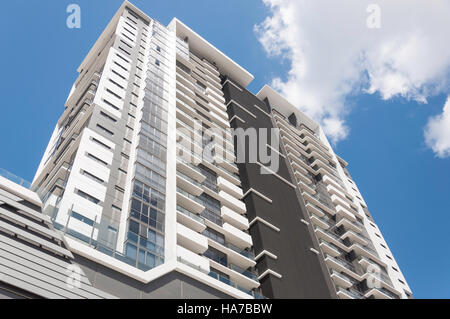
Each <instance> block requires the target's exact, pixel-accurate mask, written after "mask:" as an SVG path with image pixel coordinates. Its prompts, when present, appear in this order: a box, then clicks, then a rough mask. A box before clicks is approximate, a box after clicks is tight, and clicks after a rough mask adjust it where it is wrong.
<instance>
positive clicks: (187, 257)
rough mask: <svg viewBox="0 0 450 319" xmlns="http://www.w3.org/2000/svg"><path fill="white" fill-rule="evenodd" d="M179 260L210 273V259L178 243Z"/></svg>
mask: <svg viewBox="0 0 450 319" xmlns="http://www.w3.org/2000/svg"><path fill="white" fill-rule="evenodd" d="M177 260H178V261H179V262H181V263H183V264H186V265H188V266H190V267H192V268H195V269H197V270H198V271H201V272H204V273H209V272H210V268H209V260H208V259H207V258H205V257H202V256H200V255H197V254H196V253H193V252H192V251H190V250H188V249H186V248H184V247H182V246H179V245H177Z"/></svg>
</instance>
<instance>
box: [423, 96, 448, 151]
mask: <svg viewBox="0 0 450 319" xmlns="http://www.w3.org/2000/svg"><path fill="white" fill-rule="evenodd" d="M425 142H426V144H427V146H428V147H429V148H431V149H432V150H433V151H434V152H435V153H436V155H437V156H438V157H440V158H444V157H450V96H449V97H448V98H447V102H446V103H445V105H444V110H443V112H442V114H440V115H437V116H435V117H431V118H430V119H429V120H428V124H427V126H426V127H425Z"/></svg>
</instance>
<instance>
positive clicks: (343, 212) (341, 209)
mask: <svg viewBox="0 0 450 319" xmlns="http://www.w3.org/2000/svg"><path fill="white" fill-rule="evenodd" d="M333 196H334V195H333ZM334 202H335V201H333V203H334ZM336 212H337V214H338V215H339V216H341V217H342V218H346V219H348V220H350V221H356V216H355V215H354V214H353V213H351V212H350V210H349V209H348V208H347V207H345V206H341V205H336Z"/></svg>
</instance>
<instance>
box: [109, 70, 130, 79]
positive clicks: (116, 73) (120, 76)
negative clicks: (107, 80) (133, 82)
mask: <svg viewBox="0 0 450 319" xmlns="http://www.w3.org/2000/svg"><path fill="white" fill-rule="evenodd" d="M111 72H112V73H114V74H115V75H117V76H118V77H119V78H121V79H122V80H126V78H125V77H124V76H122V75H120V74H119V73H118V72H116V71H114V70H113V69H111Z"/></svg>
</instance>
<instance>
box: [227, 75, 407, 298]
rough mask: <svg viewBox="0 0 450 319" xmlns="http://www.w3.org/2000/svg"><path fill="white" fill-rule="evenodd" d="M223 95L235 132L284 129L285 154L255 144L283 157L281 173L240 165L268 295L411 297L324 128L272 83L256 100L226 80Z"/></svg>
mask: <svg viewBox="0 0 450 319" xmlns="http://www.w3.org/2000/svg"><path fill="white" fill-rule="evenodd" d="M224 92H225V97H226V101H227V102H226V103H227V106H228V114H229V117H230V119H231V123H232V126H233V127H234V128H241V129H245V130H247V129H251V128H254V127H257V128H268V129H276V130H279V145H280V147H279V149H273V148H272V147H271V145H270V143H269V144H267V143H264V141H262V142H261V141H260V142H258V143H256V144H257V145H258V146H259V147H260V148H264V151H266V150H267V149H269V150H270V151H271V152H273V153H275V154H277V155H278V156H279V158H280V160H279V162H280V165H279V169H278V170H277V171H276V172H275V171H269V169H267V168H266V166H265V165H263V164H262V162H261V161H260V160H259V158H258V160H257V161H253V162H251V163H250V162H249V161H248V160H247V161H245V162H244V163H239V172H240V176H241V181H242V184H243V189H244V192H245V195H244V201H245V203H246V207H247V215H248V218H249V220H250V225H251V227H250V233H251V235H252V238H253V242H254V250H255V253H256V259H255V260H256V261H257V265H256V268H257V269H258V271H259V273H260V274H261V275H260V276H259V279H260V284H261V289H262V292H263V293H264V295H265V296H267V297H269V298H336V297H338V298H342V299H362V298H377V299H378V298H386V299H397V298H410V297H412V294H411V290H410V288H409V286H408V285H407V283H406V280H405V278H404V277H403V275H402V273H401V271H400V269H399V267H398V265H397V263H396V262H395V259H394V257H393V256H392V253H391V251H390V250H389V248H388V246H387V244H386V242H385V241H384V239H383V236H382V234H381V232H380V230H379V229H378V227H377V225H376V224H375V222H374V220H373V218H372V216H371V214H370V212H369V211H368V208H367V205H366V203H365V201H364V199H363V197H362V195H361V193H360V192H359V190H358V188H357V186H356V184H355V182H354V181H353V180H352V178H351V176H350V174H349V171H348V168H347V166H348V164H347V162H345V161H344V160H343V159H342V158H340V157H339V156H337V155H336V154H335V153H334V152H333V149H332V147H331V145H330V144H329V142H328V140H327V138H326V137H325V134H324V132H323V130H322V129H321V127H320V126H319V124H318V123H316V122H315V121H313V120H312V119H311V118H309V117H307V116H306V115H305V114H303V113H302V112H300V111H299V110H298V109H297V108H295V107H294V106H293V105H292V104H290V103H289V102H288V101H286V99H284V98H283V97H282V96H280V95H279V94H278V93H277V92H275V91H274V90H273V89H271V88H270V87H269V86H265V87H263V88H262V89H261V90H260V92H258V94H256V96H255V95H253V94H252V93H250V92H249V91H247V90H246V89H245V87H242V86H240V85H239V83H236V82H233V80H232V79H230V78H227V79H226V80H225V82H224ZM241 141H242V140H241ZM237 143H239V141H238V142H237ZM237 147H243V148H245V149H246V148H248V147H249V146H248V145H244V146H242V145H238V146H237ZM258 154H259V152H258ZM262 170H263V171H264V170H265V171H269V172H268V173H269V174H261V171H262ZM264 275H265V276H264Z"/></svg>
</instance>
